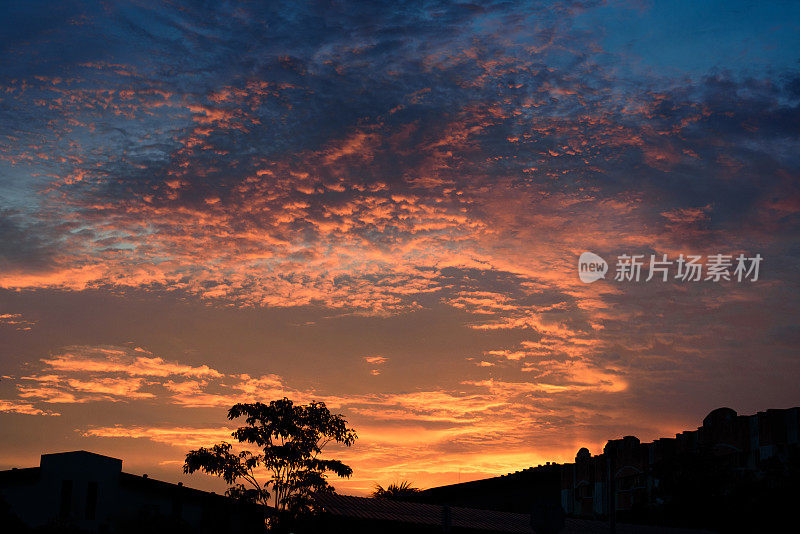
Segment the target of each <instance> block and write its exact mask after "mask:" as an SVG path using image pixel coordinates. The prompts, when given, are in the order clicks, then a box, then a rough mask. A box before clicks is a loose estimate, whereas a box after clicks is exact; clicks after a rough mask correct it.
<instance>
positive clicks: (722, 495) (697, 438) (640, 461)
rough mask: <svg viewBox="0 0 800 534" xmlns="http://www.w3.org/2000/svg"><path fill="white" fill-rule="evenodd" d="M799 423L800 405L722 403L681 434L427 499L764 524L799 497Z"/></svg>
mask: <svg viewBox="0 0 800 534" xmlns="http://www.w3.org/2000/svg"><path fill="white" fill-rule="evenodd" d="M799 427H800V408H797V407H795V408H789V409H785V410H767V411H765V412H758V413H756V414H754V415H749V416H740V415H737V413H736V412H735V411H733V410H731V409H730V408H719V409H716V410H714V411H712V412H711V413H710V414H708V416H707V417H706V418H705V419H703V425H702V426H701V427H699V428H698V429H697V430H691V431H686V432H681V433H680V434H677V435H676V436H675V437H674V438H661V439H657V440H655V441H653V442H650V443H641V442H640V441H639V439H638V438H636V437H634V436H625V437H623V438H622V439H615V440H610V441H609V442H608V443H607V444H606V446H605V447H604V449H603V453H602V454H599V455H595V456H592V455H591V453H590V452H589V450H588V449H586V448H582V449H580V450H579V451H578V453H577V455H576V457H575V463H569V464H555V463H549V464H546V465H542V466H538V467H533V468H529V469H525V470H523V471H518V472H516V473H512V474H509V475H504V476H500V477H494V478H489V479H484V480H476V481H473V482H466V483H462V484H453V485H449V486H441V487H437V488H431V489H428V490H424V491H423V492H421V493H420V499H421V500H423V501H424V502H430V503H439V504H457V505H465V506H474V507H478V508H491V509H495V510H505V511H511V512H518V513H529V512H530V511H531V510H532V509H533V508H534V507H536V506H537V505H540V504H541V503H549V502H552V501H553V500H556V502H559V503H560V504H561V506H562V508H563V510H564V511H565V512H566V513H567V514H568V515H569V516H571V517H579V518H587V519H589V518H591V519H603V520H607V519H609V517H610V515H613V516H614V517H618V518H619V519H620V520H623V521H633V522H642V523H657V524H673V525H679V524H684V525H692V526H704V527H713V528H723V529H729V530H742V529H743V531H747V529H753V528H755V529H756V530H759V529H760V531H765V532H766V531H769V528H768V525H771V524H779V522H780V521H781V520H782V518H785V517H789V516H790V515H791V514H792V513H793V512H792V510H793V509H794V506H795V505H796V502H798V501H800V442H799V441H798V428H799ZM554 477H556V480H557V482H554ZM610 482H613V484H610ZM610 503H613V504H610ZM612 507H613V508H612ZM612 511H613V514H610V512H612ZM756 525H757V526H756Z"/></svg>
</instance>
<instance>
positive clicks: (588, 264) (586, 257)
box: [578, 252, 608, 284]
mask: <svg viewBox="0 0 800 534" xmlns="http://www.w3.org/2000/svg"><path fill="white" fill-rule="evenodd" d="M607 272H608V264H607V263H606V260H604V259H603V258H601V257H600V256H598V255H597V254H595V253H593V252H584V253H583V254H581V257H580V258H579V259H578V277H579V278H580V279H581V282H585V283H587V284H591V283H592V282H594V281H595V280H600V279H601V278H605V277H606V273H607Z"/></svg>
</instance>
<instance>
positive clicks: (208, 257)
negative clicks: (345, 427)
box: [0, 0, 800, 495]
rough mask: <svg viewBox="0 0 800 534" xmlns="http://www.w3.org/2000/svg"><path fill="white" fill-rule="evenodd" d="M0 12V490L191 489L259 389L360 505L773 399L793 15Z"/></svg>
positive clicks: (398, 7)
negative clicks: (113, 473) (299, 418)
mask: <svg viewBox="0 0 800 534" xmlns="http://www.w3.org/2000/svg"><path fill="white" fill-rule="evenodd" d="M0 9H2V11H3V16H2V17H0V468H10V467H12V466H32V465H38V458H39V455H40V454H41V453H44V452H58V451H66V450H75V449H85V450H90V451H94V452H98V453H102V454H108V455H111V456H115V457H118V458H122V459H123V460H124V469H125V470H126V471H129V472H134V473H139V474H141V473H148V474H149V475H150V476H152V477H155V478H160V479H163V480H168V481H173V482H177V481H184V483H186V484H188V485H191V486H194V487H200V488H206V489H217V490H218V489H219V488H222V485H221V484H220V483H219V481H216V480H214V479H211V478H208V477H205V476H204V475H192V476H184V475H183V474H182V473H181V466H182V462H183V457H184V455H185V453H186V452H188V450H190V449H192V448H196V447H199V446H206V445H211V444H213V443H215V442H217V441H219V440H223V439H230V436H229V434H230V431H231V429H232V428H233V426H232V425H233V423H231V422H229V421H227V420H226V418H225V415H226V412H227V408H228V407H230V406H231V405H232V404H234V403H236V402H255V401H269V400H272V399H276V398H281V397H283V396H284V395H285V396H288V397H290V398H292V399H294V400H295V401H297V402H310V401H312V400H316V401H323V402H325V403H326V405H327V406H328V407H330V408H331V409H332V410H333V411H334V412H336V413H341V414H343V415H344V416H345V417H346V419H347V420H348V421H349V422H350V423H351V425H352V426H353V427H355V428H356V430H357V432H358V435H359V439H358V441H357V442H356V444H355V445H354V446H353V447H352V448H350V449H332V450H331V454H332V455H333V456H336V457H339V458H342V459H343V460H345V461H346V462H348V463H349V464H350V465H351V466H352V467H353V469H354V475H353V477H352V478H351V479H349V480H332V481H331V482H332V483H333V485H334V486H335V487H336V488H337V489H338V490H339V491H342V492H345V493H351V494H359V495H363V494H366V493H369V492H370V491H371V490H372V489H373V487H374V484H375V483H379V484H382V485H386V484H388V483H390V482H393V481H399V480H409V481H411V482H412V483H413V484H414V485H416V486H419V487H430V486H435V485H441V484H448V483H454V482H458V481H467V480H473V479H477V478H482V477H486V476H493V475H499V474H503V473H507V472H512V471H515V470H518V469H522V468H525V467H529V466H532V465H538V464H540V463H544V462H546V461H559V462H565V461H572V460H573V458H574V456H575V453H576V451H577V450H578V449H579V448H580V447H587V448H589V450H590V451H592V453H599V452H601V451H602V447H603V445H604V444H605V442H606V440H608V439H614V438H619V437H622V436H625V435H636V436H638V437H639V438H640V439H642V440H643V441H645V440H652V439H654V438H658V437H663V436H671V435H673V434H675V433H676V432H679V431H682V430H686V429H694V428H696V427H697V426H699V425H700V423H701V421H702V418H703V417H704V416H705V415H706V414H707V413H708V412H709V411H711V410H712V409H714V408H718V407H720V406H729V407H731V408H733V409H735V410H737V411H738V412H739V413H742V414H750V413H755V412H756V411H759V410H764V409H767V408H787V407H792V406H797V405H798V404H800V388H798V384H797V376H798V374H800V359H798V355H797V345H798V343H800V327H799V326H798V321H797V318H798V316H800V286H799V285H798V279H797V275H798V272H799V271H798V268H797V265H798V262H800V150H798V149H800V108H798V103H799V102H800V63H798V59H800V54H799V53H798V51H800V31H799V30H800V4H798V3H796V2H777V1H776V2H769V3H755V2H737V1H725V2H702V3H690V2H657V3H656V2H647V1H627V2H599V1H579V0H574V1H573V0H561V1H556V2H519V3H517V2H505V1H500V2H492V1H487V2H476V3H460V2H436V1H426V2H384V3H380V2H378V3H372V2H371V3H362V2H358V3H349V2H339V1H329V2H311V3H270V2H236V3H232V2H205V3H180V2H149V1H144V0H143V1H136V2H125V3H122V2H101V3H97V4H93V5H89V4H88V3H84V2H68V1H67V2H59V3H46V2H18V3H5V4H3V5H2V7H0ZM587 251H589V252H592V253H595V254H597V255H599V256H600V257H602V258H604V259H605V260H606V261H607V262H608V265H609V267H608V268H609V271H608V273H607V275H606V277H605V278H603V279H600V280H597V281H595V282H592V283H586V282H583V281H581V279H580V278H579V276H578V258H579V256H580V255H581V254H582V253H583V252H587ZM718 254H722V255H730V256H731V257H732V258H736V257H738V256H739V255H742V256H743V257H744V258H753V257H755V256H756V255H757V254H758V255H760V257H761V258H763V260H762V261H761V263H760V264H759V267H760V269H759V274H758V277H757V279H754V278H755V276H753V273H752V272H751V276H750V277H749V278H748V277H745V278H744V280H741V281H740V280H738V279H737V277H736V276H734V275H733V274H734V271H733V268H731V270H730V272H731V277H730V280H725V279H720V280H716V281H715V280H714V279H711V280H706V279H705V276H704V277H703V278H702V279H701V280H699V281H693V280H683V279H680V278H677V277H676V273H675V271H670V272H669V273H667V274H668V276H667V280H666V281H665V280H663V279H662V278H661V277H660V275H659V276H656V277H655V278H654V279H651V280H650V281H649V282H648V281H645V278H646V273H647V264H648V262H649V261H650V259H651V255H652V257H654V258H658V259H663V255H667V257H668V260H670V261H674V260H676V259H677V258H679V257H680V256H681V255H684V256H686V257H688V256H690V255H697V256H701V260H700V262H701V264H703V266H704V267H706V269H708V262H709V261H710V260H709V257H710V256H713V255H718ZM622 255H629V256H631V255H640V256H642V258H643V262H644V263H645V264H646V265H645V269H644V271H643V273H644V274H645V276H642V278H641V279H640V280H639V281H636V280H627V279H620V280H617V279H616V278H617V277H616V276H615V273H616V271H617V263H618V261H619V258H620V256H622ZM734 266H735V263H734ZM672 268H675V269H676V268H677V264H675V265H673V266H672ZM706 272H708V271H706Z"/></svg>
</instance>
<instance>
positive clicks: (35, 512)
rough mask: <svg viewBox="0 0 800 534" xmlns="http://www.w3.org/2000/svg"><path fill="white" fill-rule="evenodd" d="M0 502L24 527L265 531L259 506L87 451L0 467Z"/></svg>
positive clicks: (112, 530) (54, 455) (110, 529)
mask: <svg viewBox="0 0 800 534" xmlns="http://www.w3.org/2000/svg"><path fill="white" fill-rule="evenodd" d="M0 501H4V502H5V504H6V506H7V508H8V510H7V512H6V513H8V512H10V514H11V515H13V516H16V517H17V518H18V519H19V522H20V523H21V524H23V525H25V526H27V527H30V528H37V527H43V526H49V527H64V528H68V529H78V530H81V531H88V532H109V533H117V532H120V533H123V532H137V533H139V532H148V533H153V532H162V531H163V532H166V531H169V532H171V533H176V532H209V533H211V532H213V533H220V532H226V533H227V532H231V533H234V532H242V533H256V532H259V533H260V532H263V530H264V512H263V510H262V509H261V508H260V507H258V506H255V505H245V504H242V503H238V502H236V501H233V500H232V499H229V498H228V497H225V496H222V495H217V494H215V493H210V492H206V491H200V490H197V489H192V488H187V487H185V486H183V485H182V484H170V483H168V482H162V481H159V480H153V479H151V478H148V477H147V475H144V476H137V475H132V474H129V473H124V472H122V460H119V459H116V458H111V457H108V456H102V455H99V454H94V453H91V452H86V451H74V452H65V453H59V454H43V455H42V457H41V462H40V465H39V467H31V468H25V469H11V470H8V471H0Z"/></svg>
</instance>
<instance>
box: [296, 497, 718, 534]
mask: <svg viewBox="0 0 800 534" xmlns="http://www.w3.org/2000/svg"><path fill="white" fill-rule="evenodd" d="M314 500H315V504H316V506H317V507H318V509H319V511H320V514H319V515H318V516H316V517H315V518H314V519H312V520H309V521H307V522H306V523H305V524H304V525H298V528H296V529H293V530H294V531H295V532H298V533H301V534H307V533H308V534H310V533H315V534H316V533H321V532H324V533H327V534H373V533H376V532H380V533H381V534H407V533H409V532H413V533H415V534H426V533H429V534H435V533H445V532H446V533H450V534H507V533H518V534H552V533H555V532H557V533H558V534H606V533H608V532H610V530H609V527H608V525H607V524H605V523H602V522H600V521H593V520H587V519H577V518H567V519H566V520H563V521H562V522H561V523H560V524H559V525H558V527H557V529H552V530H551V529H547V528H545V527H543V526H541V525H537V522H536V518H535V517H532V516H531V514H518V513H513V512H500V511H496V510H481V509H476V508H465V507H458V506H447V505H435V504H424V503H418V502H403V501H395V500H390V499H370V498H365V497H351V496H348V495H337V494H334V493H324V494H319V495H316V496H315V498H314ZM616 534H709V533H708V531H699V530H688V529H673V528H665V527H657V526H641V525H626V524H620V525H617V529H616Z"/></svg>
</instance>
